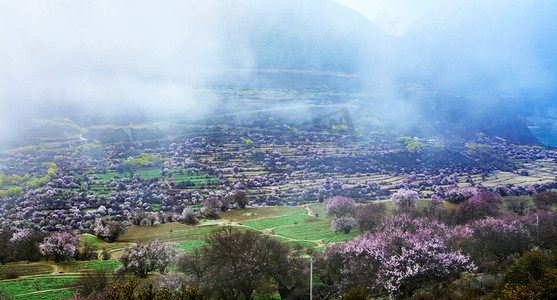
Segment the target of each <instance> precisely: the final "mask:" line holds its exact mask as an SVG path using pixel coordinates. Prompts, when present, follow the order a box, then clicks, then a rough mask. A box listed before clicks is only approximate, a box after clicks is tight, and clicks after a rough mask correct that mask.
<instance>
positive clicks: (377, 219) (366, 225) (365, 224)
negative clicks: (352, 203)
mask: <svg viewBox="0 0 557 300" xmlns="http://www.w3.org/2000/svg"><path fill="white" fill-rule="evenodd" d="M386 211H387V206H386V205H385V204H384V203H369V204H367V205H366V206H363V207H361V208H360V209H358V212H357V213H356V225H357V226H358V229H359V230H360V231H361V232H366V231H368V230H373V229H375V228H376V227H377V226H379V224H381V223H382V222H383V220H384V219H385V212H386Z"/></svg>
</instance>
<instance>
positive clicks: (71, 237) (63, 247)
mask: <svg viewBox="0 0 557 300" xmlns="http://www.w3.org/2000/svg"><path fill="white" fill-rule="evenodd" d="M77 245H79V238H78V237H77V235H76V234H75V233H74V232H73V231H64V232H56V233H53V234H52V235H50V236H47V237H46V238H45V239H44V240H43V242H42V243H41V244H40V245H39V249H40V252H41V254H42V255H45V256H54V261H55V262H61V261H62V260H64V259H66V258H68V257H72V256H74V254H75V249H76V247H77Z"/></svg>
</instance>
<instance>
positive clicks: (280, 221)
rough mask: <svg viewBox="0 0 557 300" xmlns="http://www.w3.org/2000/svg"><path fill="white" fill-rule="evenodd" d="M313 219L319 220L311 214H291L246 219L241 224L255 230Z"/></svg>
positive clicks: (307, 221)
mask: <svg viewBox="0 0 557 300" xmlns="http://www.w3.org/2000/svg"><path fill="white" fill-rule="evenodd" d="M314 221H319V219H318V218H315V217H312V216H306V215H293V216H284V217H275V218H269V219H261V220H254V221H246V222H242V224H243V225H246V226H248V227H251V228H253V229H256V230H263V229H268V228H274V227H280V226H286V225H295V224H299V223H309V222H314Z"/></svg>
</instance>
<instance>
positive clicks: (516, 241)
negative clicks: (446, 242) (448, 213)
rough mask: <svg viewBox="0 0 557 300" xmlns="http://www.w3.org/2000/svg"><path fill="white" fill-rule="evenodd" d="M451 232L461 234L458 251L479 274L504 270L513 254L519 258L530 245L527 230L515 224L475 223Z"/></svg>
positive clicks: (497, 221) (502, 222)
mask: <svg viewBox="0 0 557 300" xmlns="http://www.w3.org/2000/svg"><path fill="white" fill-rule="evenodd" d="M455 231H460V232H462V233H463V234H462V238H463V243H462V249H463V251H464V252H465V253H467V254H469V255H470V257H471V258H472V260H473V261H474V263H476V265H477V266H478V268H479V270H480V271H482V272H483V271H490V272H491V271H499V270H501V269H503V268H505V267H506V266H508V263H510V262H511V261H512V257H511V256H512V255H513V254H522V253H524V252H525V251H528V250H529V249H530V247H531V246H532V245H533V237H532V235H531V233H530V231H529V230H528V228H527V227H526V226H525V225H523V224H522V223H520V222H518V221H516V220H507V219H505V220H503V219H491V218H490V219H484V220H477V221H474V222H472V223H469V224H468V225H464V226H457V227H456V228H455ZM466 235H467V237H466Z"/></svg>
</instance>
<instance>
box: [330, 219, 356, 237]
mask: <svg viewBox="0 0 557 300" xmlns="http://www.w3.org/2000/svg"><path fill="white" fill-rule="evenodd" d="M354 226H356V219H354V218H352V217H341V218H338V219H334V220H333V221H332V222H331V230H333V232H344V233H346V234H348V233H350V231H351V230H352V228H354Z"/></svg>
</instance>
